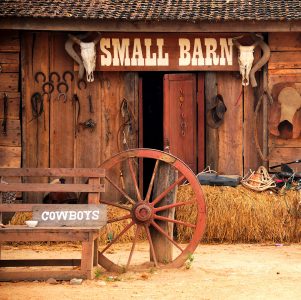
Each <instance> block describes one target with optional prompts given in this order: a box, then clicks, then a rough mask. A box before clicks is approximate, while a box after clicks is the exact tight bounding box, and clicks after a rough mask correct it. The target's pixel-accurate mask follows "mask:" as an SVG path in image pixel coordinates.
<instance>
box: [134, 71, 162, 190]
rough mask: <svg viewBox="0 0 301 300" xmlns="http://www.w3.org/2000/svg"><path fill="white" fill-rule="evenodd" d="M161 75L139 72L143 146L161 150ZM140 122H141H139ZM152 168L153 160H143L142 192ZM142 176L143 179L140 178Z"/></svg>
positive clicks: (146, 185) (145, 188)
mask: <svg viewBox="0 0 301 300" xmlns="http://www.w3.org/2000/svg"><path fill="white" fill-rule="evenodd" d="M163 75H164V73H162V72H143V73H141V74H140V80H141V85H140V88H141V91H140V92H142V93H141V96H142V97H141V99H140V101H141V100H142V105H140V107H142V113H140V116H141V117H142V130H143V141H142V143H140V145H141V146H143V148H151V149H158V150H163ZM140 124H141V123H140ZM153 169H154V161H153V160H147V159H146V160H144V161H143V171H142V173H143V174H140V175H139V176H140V180H142V182H143V183H142V186H143V194H144V196H145V194H146V192H147V187H148V183H149V182H150V179H151V175H152V172H153ZM142 178H143V179H142Z"/></svg>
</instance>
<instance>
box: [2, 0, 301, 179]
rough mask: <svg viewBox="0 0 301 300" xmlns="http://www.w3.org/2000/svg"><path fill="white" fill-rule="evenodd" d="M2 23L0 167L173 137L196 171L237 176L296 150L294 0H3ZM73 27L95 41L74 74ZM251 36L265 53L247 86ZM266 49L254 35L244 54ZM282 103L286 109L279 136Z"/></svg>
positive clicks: (83, 157) (57, 162)
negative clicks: (89, 71) (89, 62)
mask: <svg viewBox="0 0 301 300" xmlns="http://www.w3.org/2000/svg"><path fill="white" fill-rule="evenodd" d="M0 28H1V35H0V66H1V73H0V79H1V80H0V92H1V98H0V99H1V102H0V114H1V115H0V118H1V124H2V130H1V133H0V136H1V138H0V157H1V159H0V167H20V166H23V167H97V166H99V165H100V164H101V163H102V162H103V161H104V160H105V159H107V158H109V157H110V156H112V155H113V154H115V153H117V152H119V151H122V150H125V149H129V148H134V147H147V148H155V149H161V150H163V149H166V147H168V148H169V150H170V152H171V153H173V154H175V155H177V156H179V157H180V158H182V159H183V160H184V161H185V162H186V163H187V164H188V165H189V166H190V167H191V168H192V169H193V170H194V172H196V173H197V172H200V171H202V170H203V169H204V167H205V166H208V165H210V167H211V168H212V169H214V170H216V171H218V172H219V173H220V174H238V175H243V174H245V173H246V172H247V171H248V170H249V169H253V170H254V169H256V168H257V167H259V166H260V165H262V164H265V165H267V164H269V165H270V166H273V165H276V164H280V163H285V162H289V161H293V160H297V159H299V158H300V157H301V137H300V123H301V119H300V118H301V111H300V109H299V108H300V105H299V104H298V103H300V101H299V97H300V96H299V93H300V92H301V71H300V64H301V52H300V50H301V39H300V28H301V23H300V2H299V1H262V2H260V3H259V2H257V1H236V0H235V1H181V2H179V1H118V2H115V1H94V2H91V3H89V4H87V3H86V2H81V1H67V0H66V1H58V2H57V1H52V2H30V3H26V5H25V4H24V3H23V1H17V0H16V1H3V2H2V3H1V16H0ZM70 34H72V35H73V37H75V38H77V39H78V40H82V41H86V42H91V41H93V40H97V42H96V68H95V71H94V81H91V82H88V81H87V78H86V75H85V74H84V76H83V78H82V79H83V80H82V81H81V82H79V71H80V70H79V64H78V62H77V60H76V59H74V57H73V58H72V57H71V56H70V55H69V54H68V53H67V51H66V43H68V39H69V44H70V36H69V35H70ZM256 34H257V35H256ZM259 37H260V38H259ZM233 38H235V39H234V40H236V41H237V42H238V43H234V42H233V41H234V40H233ZM258 38H259V39H262V41H263V42H264V43H265V44H266V45H267V47H268V48H269V50H270V57H269V59H268V61H267V63H266V64H264V65H263V66H260V68H259V70H258V71H257V72H256V73H255V78H256V81H257V86H254V87H253V86H252V85H251V84H248V85H242V83H243V80H242V75H241V74H240V73H239V63H238V56H239V53H240V52H239V49H238V46H237V45H238V44H239V45H242V46H250V45H252V44H254V43H257V42H256V41H255V40H256V39H258ZM69 46H70V45H69ZM71 48H72V49H73V50H74V51H75V53H77V57H78V58H80V59H81V56H80V49H79V46H78V45H77V43H76V42H74V40H73V42H71ZM262 54H263V49H262V47H260V46H259V45H258V43H257V46H256V45H255V48H254V60H253V62H251V65H252V64H253V66H254V65H255V64H256V62H258V61H259V60H260V58H261V57H262ZM73 75H74V76H73ZM253 76H254V74H253ZM73 77H74V78H73ZM244 84H247V83H246V82H245V83H244ZM288 87H290V89H285V90H284V93H285V92H286V93H288V94H289V95H290V93H293V96H292V97H293V98H294V99H295V98H296V99H295V100H293V101H295V102H296V103H297V104H294V105H293V106H291V107H289V106H290V101H287V102H285V103H282V104H281V103H280V102H281V101H280V102H279V99H278V96H279V93H280V92H281V91H283V89H284V88H288ZM38 95H42V101H40V98H39V96H38ZM75 95H76V96H77V100H75ZM281 99H282V100H283V99H287V97H285V96H283V97H281ZM272 100H273V103H271V101H272ZM259 102H260V103H259ZM258 103H259V105H258ZM298 105H299V106H298ZM281 107H282V108H285V107H287V110H293V113H292V114H293V115H292V116H290V117H289V118H290V120H287V121H288V127H289V128H288V129H287V128H286V125H287V124H286V123H285V124H284V127H285V128H284V129H283V130H284V131H285V130H286V129H287V130H288V131H289V132H288V133H283V135H281V133H280V132H279V128H278V127H279V124H280V123H281V121H280V118H283V115H281V112H280V111H281ZM282 121H283V120H282ZM212 122H213V123H212ZM254 137H257V138H255V139H254ZM293 167H294V168H295V169H296V170H299V171H300V164H299V165H298V164H295V165H294V166H293Z"/></svg>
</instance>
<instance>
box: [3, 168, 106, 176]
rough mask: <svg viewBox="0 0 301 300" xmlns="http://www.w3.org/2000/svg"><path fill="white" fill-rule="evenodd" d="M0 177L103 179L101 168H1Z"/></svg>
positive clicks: (103, 174) (103, 171)
mask: <svg viewBox="0 0 301 300" xmlns="http://www.w3.org/2000/svg"><path fill="white" fill-rule="evenodd" d="M0 176H6V177H10V176H27V177H39V176H43V177H105V170H104V169H101V168H1V169H0Z"/></svg>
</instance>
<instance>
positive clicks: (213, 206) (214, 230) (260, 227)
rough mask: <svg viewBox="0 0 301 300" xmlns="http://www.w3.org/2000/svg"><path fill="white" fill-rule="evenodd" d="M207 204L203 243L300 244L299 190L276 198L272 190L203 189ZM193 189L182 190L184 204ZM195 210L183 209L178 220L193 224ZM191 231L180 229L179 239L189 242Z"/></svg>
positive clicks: (238, 188) (178, 211)
mask: <svg viewBox="0 0 301 300" xmlns="http://www.w3.org/2000/svg"><path fill="white" fill-rule="evenodd" d="M202 188H203V191H204V194H205V197H206V204H207V226H206V231H205V235H204V237H203V241H204V242H220V243H222V242H227V243H236V242H244V243H255V242H260V243H262V242H300V241H301V218H300V216H299V215H298V213H296V211H297V205H298V203H299V201H300V199H301V198H300V195H301V194H300V193H301V192H300V191H299V192H298V191H286V192H285V193H284V194H283V195H277V194H275V193H273V192H271V191H266V192H261V193H259V192H254V191H250V190H247V189H246V188H244V187H243V186H238V187H236V188H233V187H213V186H203V187H202ZM191 193H192V190H191V187H190V186H183V187H181V189H180V190H179V195H178V199H179V198H181V201H183V200H185V199H189V198H190V197H191ZM195 215H196V210H195V209H191V208H189V206H182V207H180V208H179V209H178V210H177V217H178V218H181V219H182V220H186V221H193V219H194V218H195ZM192 233H193V232H192V230H191V228H178V237H179V239H180V240H182V241H184V240H185V241H187V240H189V239H190V238H191V236H192Z"/></svg>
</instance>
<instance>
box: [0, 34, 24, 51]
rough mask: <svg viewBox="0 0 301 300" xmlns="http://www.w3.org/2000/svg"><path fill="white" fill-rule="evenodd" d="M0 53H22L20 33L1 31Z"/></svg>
mask: <svg viewBox="0 0 301 300" xmlns="http://www.w3.org/2000/svg"><path fill="white" fill-rule="evenodd" d="M0 52H20V37H19V32H18V31H16V30H1V31H0Z"/></svg>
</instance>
